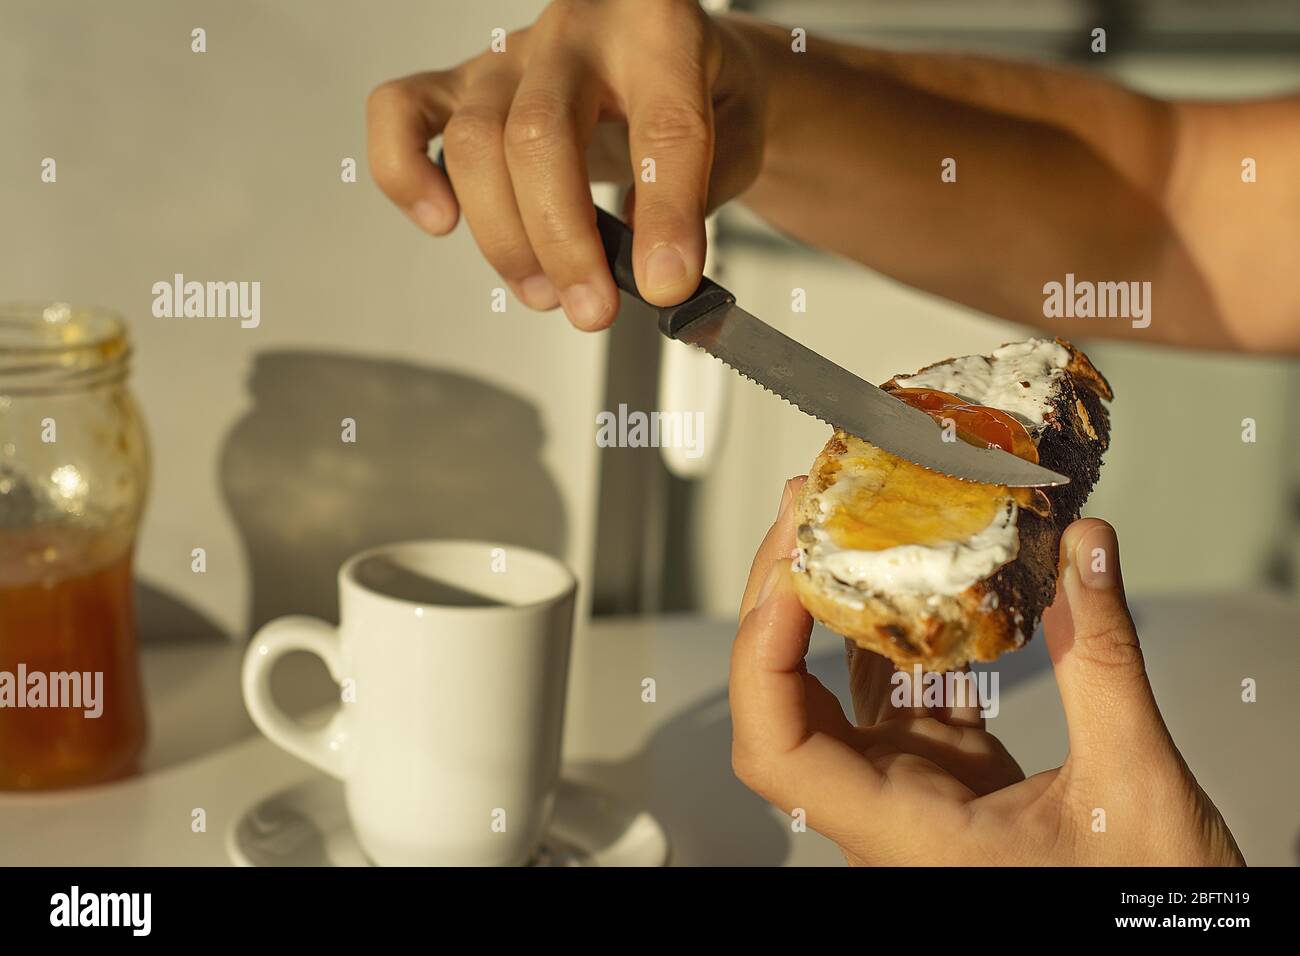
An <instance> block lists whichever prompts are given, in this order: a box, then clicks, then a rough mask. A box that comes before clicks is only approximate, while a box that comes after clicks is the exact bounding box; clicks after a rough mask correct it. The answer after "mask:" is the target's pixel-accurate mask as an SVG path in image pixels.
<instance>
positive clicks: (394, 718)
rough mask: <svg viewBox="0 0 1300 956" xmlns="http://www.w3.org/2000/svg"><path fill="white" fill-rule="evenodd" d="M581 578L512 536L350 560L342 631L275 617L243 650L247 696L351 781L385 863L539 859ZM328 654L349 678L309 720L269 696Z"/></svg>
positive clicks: (353, 805) (274, 725)
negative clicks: (291, 656)
mask: <svg viewBox="0 0 1300 956" xmlns="http://www.w3.org/2000/svg"><path fill="white" fill-rule="evenodd" d="M575 589H576V585H575V582H574V578H573V575H572V574H571V573H570V572H569V570H568V569H567V568H566V567H565V566H564V565H563V564H561V563H560V562H558V561H556V560H555V559H554V558H551V557H548V556H547V555H544V554H541V553H539V552H536V551H531V550H528V549H527V548H519V547H514V546H512V545H494V544H488V543H482V542H473V541H413V542H406V543H402V544H393V545H387V546H384V547H380V548H375V549H373V550H370V551H364V552H362V553H361V554H358V555H356V556H355V557H352V558H350V559H348V561H347V562H345V563H344V565H343V567H342V568H340V569H339V617H340V624H339V626H338V627H337V628H336V627H334V626H333V625H331V624H327V623H325V622H324V621H320V620H317V619H316V618H311V617H297V616H295V617H284V618H280V619H279V620H275V621H272V622H271V623H270V624H267V625H266V626H265V627H263V628H262V629H261V630H260V631H258V632H257V634H256V635H255V636H254V637H253V640H252V642H251V643H250V645H249V647H248V650H247V652H246V653H245V655H244V669H243V689H244V702H245V705H246V706H247V707H248V712H249V714H250V715H251V716H252V718H253V722H254V723H255V724H256V725H257V726H258V728H259V729H260V730H261V731H262V733H264V734H266V736H267V737H269V738H270V739H271V740H272V741H273V742H275V743H277V744H279V745H280V746H281V747H283V748H284V749H285V750H287V751H289V752H290V753H292V754H295V755H296V756H298V757H301V758H302V759H303V760H306V761H307V762H308V763H312V764H315V765H316V766H317V767H319V768H321V769H322V770H324V771H326V772H327V773H330V774H332V775H334V776H335V777H338V778H339V779H340V780H342V781H343V783H344V792H345V797H346V801H347V808H348V815H349V817H350V819H351V821H352V825H353V827H354V829H355V831H356V835H357V838H358V840H359V841H360V843H361V846H362V848H363V849H364V850H365V852H366V855H367V856H368V857H369V858H370V859H371V860H372V861H373V862H375V863H377V864H380V865H383V866H426V865H449V866H463V865H470V866H473V865H497V866H511V865H520V864H523V863H526V862H527V861H528V860H529V858H530V857H531V856H532V854H533V853H534V852H535V851H536V850H537V848H538V845H539V843H540V842H541V839H542V836H543V834H544V833H545V830H546V826H547V823H548V822H549V819H550V814H551V808H552V806H553V804H554V800H555V791H556V786H557V784H558V781H559V771H560V740H561V733H562V729H563V723H564V697H565V684H566V678H567V674H568V666H569V643H570V633H571V630H572V626H573V604H574V592H575ZM291 651H310V652H312V653H314V654H317V655H319V656H320V657H321V659H322V660H324V662H325V664H326V666H327V667H328V668H329V672H330V674H331V675H332V676H333V678H334V680H336V681H337V682H338V683H339V684H340V686H341V694H340V698H341V703H340V706H339V708H338V710H337V711H336V712H335V713H334V715H333V716H332V717H331V718H330V720H329V722H328V724H327V725H326V726H325V727H323V728H321V729H317V730H308V729H306V728H304V727H302V726H301V725H300V724H298V723H297V722H296V721H294V720H293V719H291V718H290V717H289V716H288V715H287V714H286V713H285V712H284V711H283V710H282V709H280V707H278V706H277V705H276V703H275V702H274V701H273V700H272V698H271V689H270V679H271V671H272V669H273V668H274V667H275V662H276V661H277V660H278V659H279V658H280V657H282V656H283V655H285V654H287V653H289V652H291Z"/></svg>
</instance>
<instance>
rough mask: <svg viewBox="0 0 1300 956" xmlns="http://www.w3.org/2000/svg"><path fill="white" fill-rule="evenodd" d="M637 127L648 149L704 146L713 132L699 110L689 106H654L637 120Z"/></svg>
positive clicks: (673, 104) (660, 104)
mask: <svg viewBox="0 0 1300 956" xmlns="http://www.w3.org/2000/svg"><path fill="white" fill-rule="evenodd" d="M637 128H638V132H639V134H640V136H641V139H642V140H643V141H644V143H645V144H646V146H647V147H648V148H650V149H655V148H658V147H673V146H684V145H688V144H695V145H707V144H708V143H709V140H710V137H711V134H712V132H713V127H712V125H711V124H710V123H709V120H708V117H706V116H705V115H704V112H703V110H701V109H700V108H699V107H697V106H695V105H693V104H690V103H659V104H656V105H654V106H652V107H650V108H649V109H648V110H647V111H646V113H645V115H644V116H643V117H641V118H640V120H639V122H638V124H637Z"/></svg>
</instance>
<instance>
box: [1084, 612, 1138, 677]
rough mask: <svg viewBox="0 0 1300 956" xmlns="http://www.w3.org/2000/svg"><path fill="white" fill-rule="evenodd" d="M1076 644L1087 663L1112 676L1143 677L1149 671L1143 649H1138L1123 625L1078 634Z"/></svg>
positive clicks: (1129, 632)
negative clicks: (1142, 674)
mask: <svg viewBox="0 0 1300 956" xmlns="http://www.w3.org/2000/svg"><path fill="white" fill-rule="evenodd" d="M1074 645H1075V651H1076V652H1077V653H1078V654H1079V655H1080V657H1081V658H1082V659H1083V660H1084V661H1086V662H1087V663H1088V664H1089V665H1091V666H1092V667H1095V668H1098V669H1100V670H1103V671H1106V672H1108V673H1112V674H1115V675H1121V674H1140V673H1143V672H1144V671H1145V668H1146V665H1145V662H1144V660H1143V657H1142V648H1141V647H1140V646H1138V643H1137V641H1136V640H1135V639H1134V638H1133V636H1132V633H1131V631H1130V630H1129V629H1127V628H1125V627H1123V626H1122V625H1119V624H1116V625H1113V626H1108V627H1104V628H1101V629H1098V630H1095V631H1091V632H1087V633H1076V634H1075V638H1074Z"/></svg>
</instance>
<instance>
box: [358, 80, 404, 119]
mask: <svg viewBox="0 0 1300 956" xmlns="http://www.w3.org/2000/svg"><path fill="white" fill-rule="evenodd" d="M412 99H413V98H412V96H411V91H410V90H409V89H408V88H407V87H406V84H404V83H403V82H402V81H401V80H388V81H387V82H385V83H380V84H379V85H378V86H376V87H375V88H374V89H373V90H371V91H370V95H369V96H367V97H366V115H368V116H371V117H374V116H377V115H379V114H381V113H388V112H392V111H395V110H402V109H405V108H408V107H409V106H410V105H411V103H412Z"/></svg>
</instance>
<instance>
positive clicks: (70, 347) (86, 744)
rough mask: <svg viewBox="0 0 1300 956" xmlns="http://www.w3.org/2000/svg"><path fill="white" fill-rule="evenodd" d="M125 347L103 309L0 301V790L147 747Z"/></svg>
mask: <svg viewBox="0 0 1300 956" xmlns="http://www.w3.org/2000/svg"><path fill="white" fill-rule="evenodd" d="M130 354H131V352H130V347H129V344H128V341H127V334H126V327H125V325H124V323H123V322H122V320H121V318H119V317H118V316H116V315H114V314H112V313H110V312H106V311H103V310H99V309H91V308H79V307H75V306H69V305H64V304H52V305H35V306H31V305H0V790H35V789H45V788H55V787H70V786H79V785H85V784H92V783H101V782H103V781H107V780H112V779H116V778H118V777H122V776H125V775H127V774H130V773H132V772H133V771H134V770H135V769H136V767H137V764H138V761H139V758H140V754H141V751H142V750H143V749H144V743H145V734H146V725H145V712H144V700H143V695H142V691H141V684H140V665H139V657H138V652H137V649H136V637H135V622H134V619H133V611H132V599H131V555H132V551H133V548H134V544H135V536H136V528H137V526H138V525H139V521H140V515H141V511H142V508H143V505H144V500H145V495H146V491H147V488H148V478H149V452H148V445H147V441H146V437H145V431H144V426H143V423H142V421H141V417H140V413H139V410H138V408H137V406H136V403H135V401H134V399H133V398H132V397H131V393H130V391H129V390H128V388H127V372H128V363H129V358H130Z"/></svg>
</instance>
